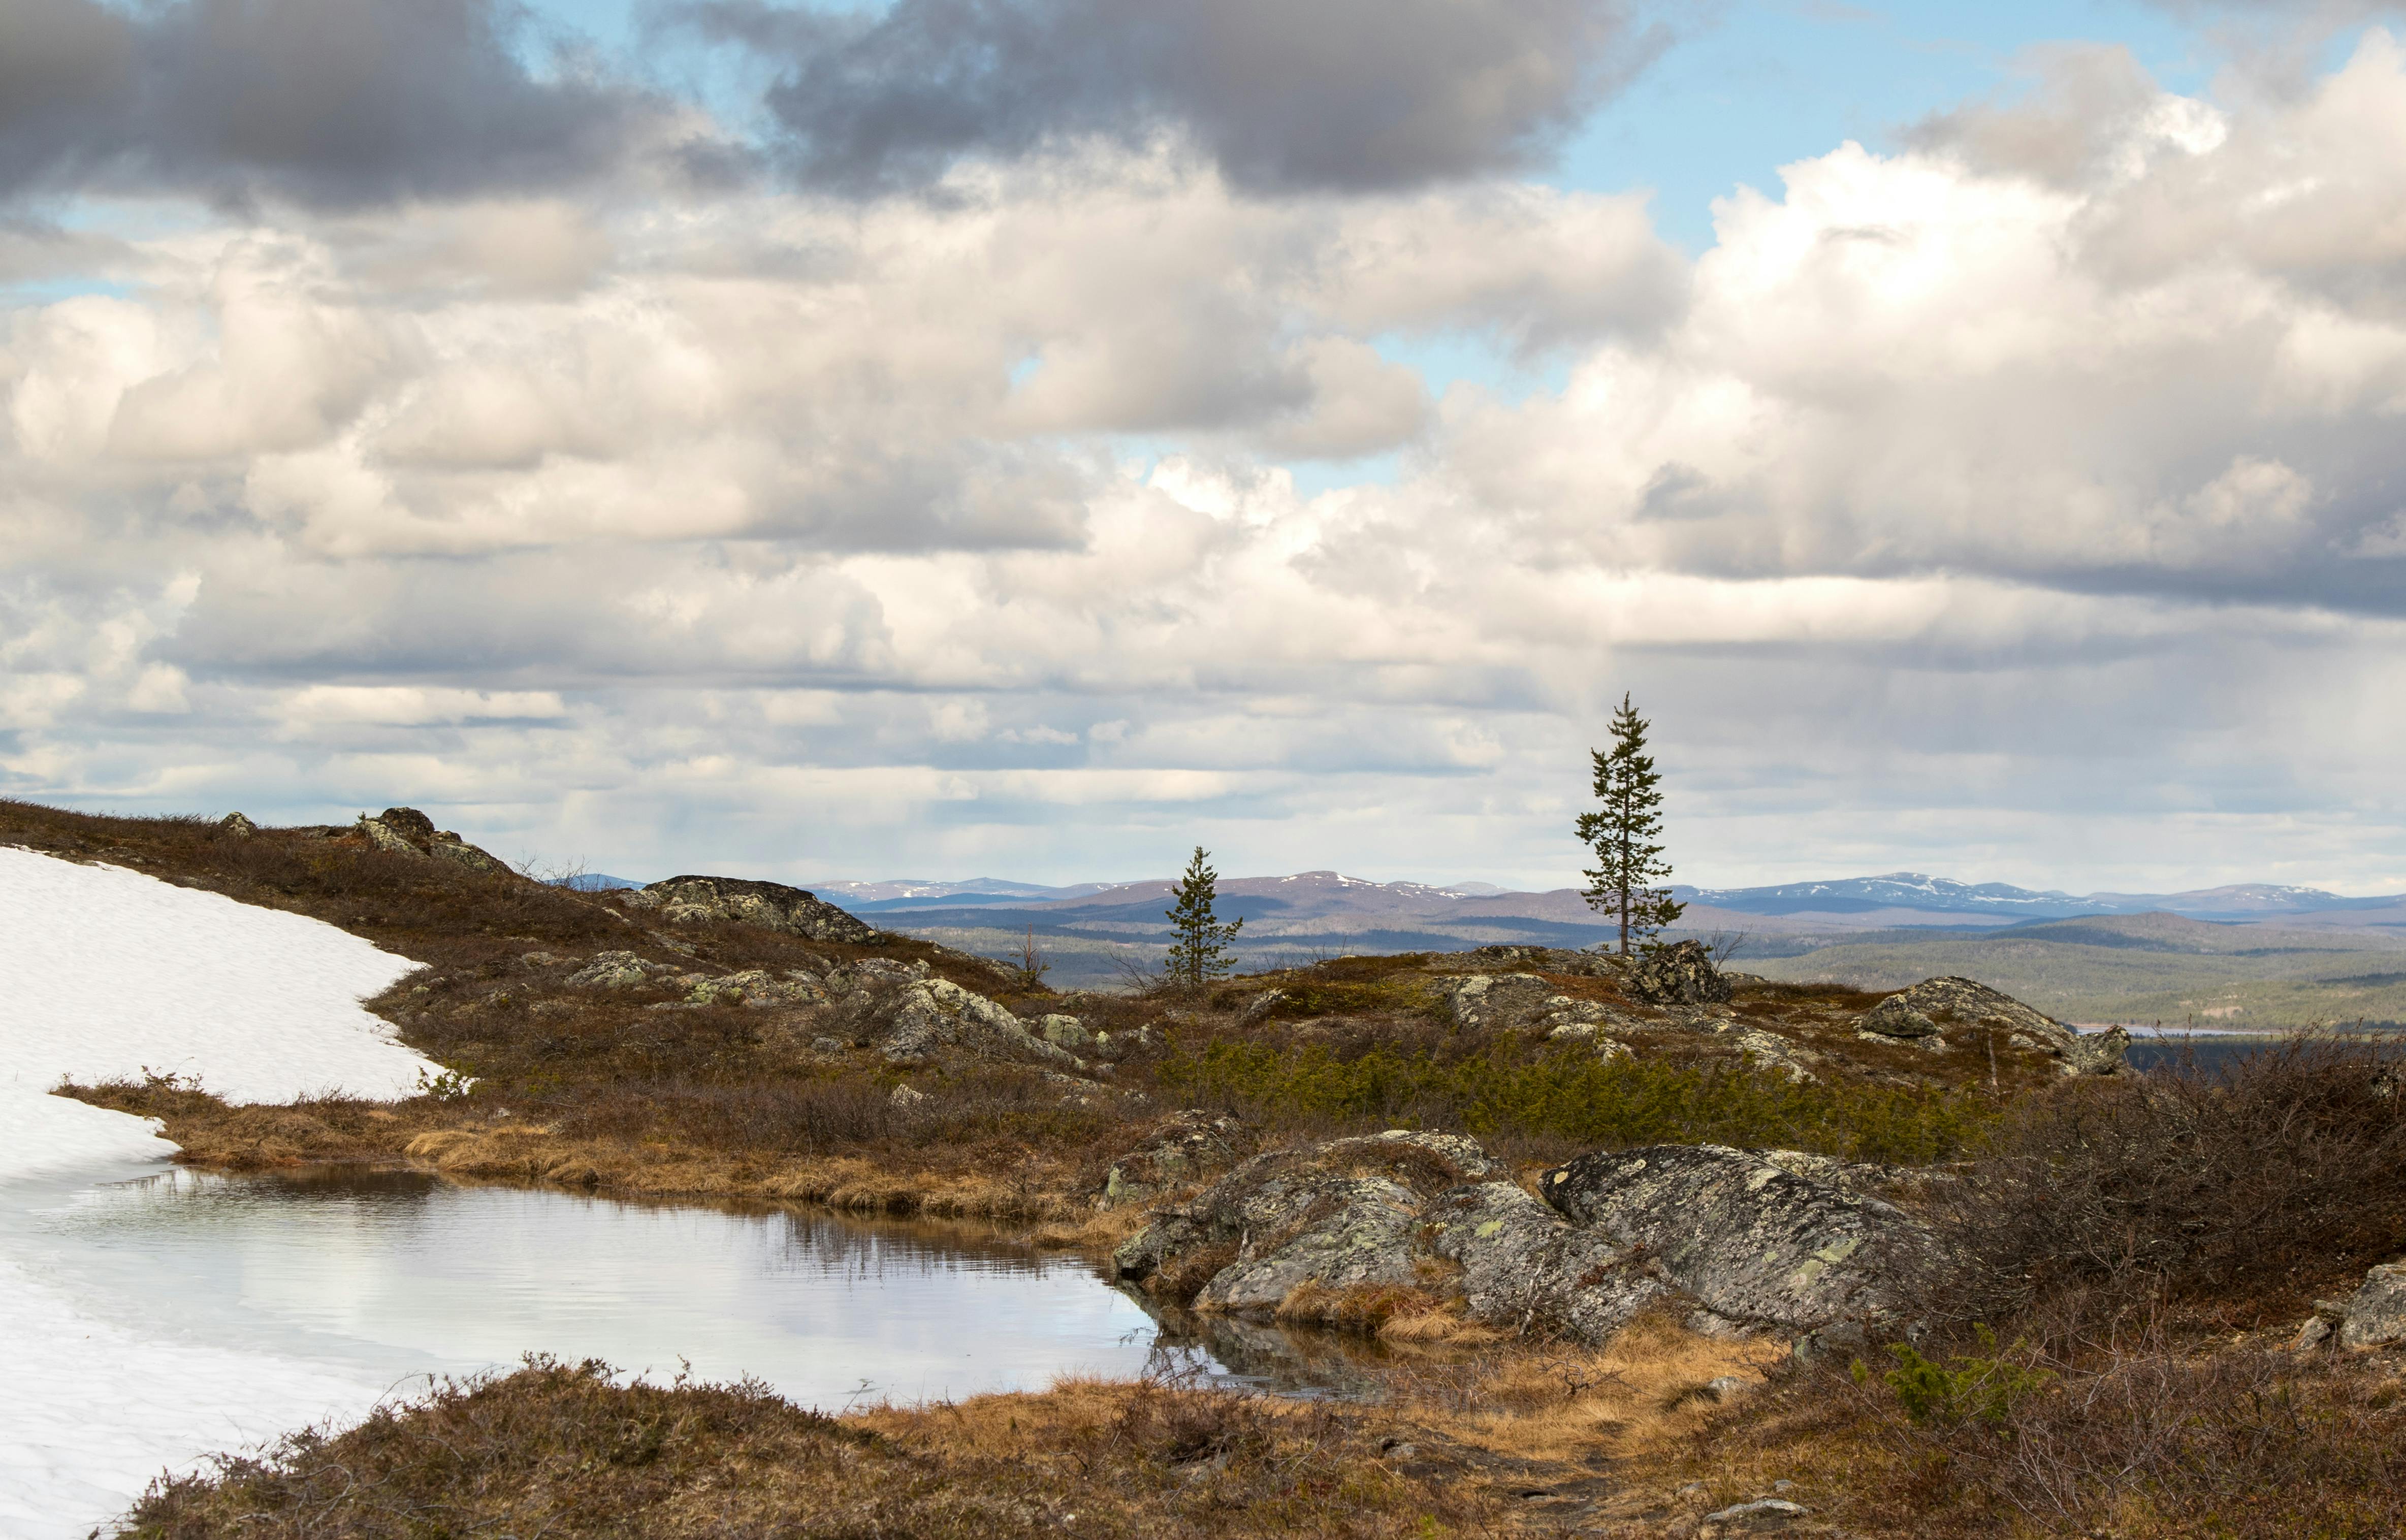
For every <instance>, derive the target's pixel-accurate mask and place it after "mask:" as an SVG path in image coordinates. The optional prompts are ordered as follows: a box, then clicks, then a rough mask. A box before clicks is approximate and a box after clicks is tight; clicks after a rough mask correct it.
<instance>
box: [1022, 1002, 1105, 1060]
mask: <svg viewBox="0 0 2406 1540" xmlns="http://www.w3.org/2000/svg"><path fill="white" fill-rule="evenodd" d="M1034 1030H1035V1032H1036V1035H1037V1036H1038V1037H1040V1038H1043V1039H1044V1040H1045V1041H1046V1042H1048V1043H1051V1044H1052V1045H1053V1046H1054V1047H1055V1048H1066V1049H1068V1050H1069V1052H1070V1053H1084V1052H1086V1051H1087V1050H1088V1049H1090V1048H1092V1047H1094V1046H1095V1035H1094V1034H1093V1033H1092V1032H1089V1031H1087V1030H1086V1024H1085V1023H1083V1022H1082V1021H1080V1020H1079V1019H1078V1018H1077V1017H1075V1016H1071V1015H1069V1014H1067V1013H1065V1012H1062V1011H1057V1010H1056V1011H1053V1012H1050V1013H1048V1014H1046V1015H1042V1016H1039V1017H1037V1018H1036V1021H1035V1023H1034Z"/></svg>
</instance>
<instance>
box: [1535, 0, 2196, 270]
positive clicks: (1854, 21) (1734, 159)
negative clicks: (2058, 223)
mask: <svg viewBox="0 0 2406 1540" xmlns="http://www.w3.org/2000/svg"><path fill="white" fill-rule="evenodd" d="M1690 15H1691V20H1687V21H1680V22H1677V23H1676V25H1677V27H1678V35H1677V41H1676V42H1674V43H1673V44H1672V45H1671V46H1670V47H1669V48H1668V49H1665V51H1664V52H1663V55H1662V57H1661V58H1659V59H1657V60H1656V61H1655V62H1654V63H1653V64H1652V65H1651V66H1650V67H1649V68H1648V69H1647V70H1646V71H1645V73H1644V74H1642V75H1641V76H1639V77H1638V78H1637V79H1636V80H1635V82H1634V83H1633V84H1632V85H1631V86H1630V88H1629V89H1628V90H1627V91H1626V92H1623V93H1622V94H1621V95H1620V96H1619V97H1617V98H1615V99H1614V100H1613V101H1612V102H1610V103H1609V104H1607V105H1606V106H1605V107H1604V108H1603V109H1602V110H1601V111H1599V112H1598V113H1596V114H1595V116H1594V117H1593V118H1592V119H1591V120H1589V121H1588V123H1587V124H1586V125H1585V127H1584V128H1583V129H1582V130H1581V131H1580V132H1579V134H1578V135H1577V136H1576V138H1574V139H1573V141H1572V142H1571V144H1570V145H1569V146H1568V148H1567V149H1566V151H1565V153H1564V156H1563V158H1562V162H1561V163H1560V165H1559V166H1558V167H1557V168H1556V170H1555V172H1554V173H1553V175H1551V176H1550V177H1547V178H1546V179H1547V180H1549V181H1553V182H1556V183H1558V184H1560V185H1563V186H1565V187H1575V188H1580V189H1584V190H1588V191H1612V192H1618V191H1628V190H1631V189H1635V188H1650V189H1652V190H1653V191H1654V194H1655V198H1654V219H1655V223H1656V226H1657V228H1659V229H1660V230H1661V231H1662V232H1663V234H1664V235H1665V236H1666V237H1667V238H1669V239H1671V240H1674V241H1677V242H1678V243H1679V244H1680V245H1682V246H1684V247H1687V249H1688V250H1690V251H1691V252H1701V251H1703V250H1705V249H1706V248H1708V247H1710V246H1711V245H1712V244H1713V229H1712V204H1713V200H1714V199H1716V198H1720V197H1724V196H1726V195H1728V194H1729V193H1730V192H1731V191H1734V190H1735V189H1736V188H1738V187H1739V186H1741V185H1744V186H1751V187H1755V188H1758V189H1761V190H1762V191H1765V192H1769V193H1771V194H1773V195H1775V196H1776V195H1777V192H1778V186H1779V184H1778V168H1779V167H1780V166H1782V165H1785V164H1788V163H1790V162H1795V161H1799V160H1804V159H1807V158H1809V157H1812V156H1816V155H1821V154H1826V153H1827V152H1828V151H1830V150H1832V149H1834V148H1837V147H1838V146H1839V145H1840V144H1842V143H1844V142H1845V141H1847V140H1848V139H1852V140H1855V141H1857V142H1859V143H1861V144H1862V145H1863V146H1864V147H1865V148H1869V149H1873V150H1882V149H1893V148H1896V138H1897V134H1898V132H1899V131H1900V130H1901V129H1904V128H1907V127H1910V126H1911V125H1912V124H1914V123H1916V122H1918V121H1920V120H1924V119H1926V118H1928V117H1929V116H1931V115H1932V114H1933V113H1937V112H1942V111H1945V110H1946V109H1947V108H1950V107H1953V106H1959V105H1960V104H1962V103H1964V102H1967V101H1972V100H1977V99H1981V98H1988V97H1999V96H2003V97H2010V96H2013V95H2015V94H2017V92H2019V91H2020V90H2021V89H2022V88H2023V87H2024V86H2025V85H2026V84H2027V77H2026V74H2025V68H2026V65H2025V61H2026V59H2027V57H2028V53H2029V50H2030V49H2032V48H2034V47H2036V46H2038V45H2042V44H2047V43H2105V44H2118V45H2120V46H2122V47H2124V48H2127V49H2130V52H2131V53H2132V55H2133V56H2134V57H2135V58H2136V59H2137V60H2138V61H2139V63H2140V64H2142V65H2143V66H2144V67H2145V68H2146V69H2147V70H2148V71H2149V72H2151V73H2152V74H2153V75H2154V76H2155V77H2156V78H2157V79H2158V81H2159V82H2161V83H2162V84H2163V85H2164V86H2166V87H2167V88H2168V89H2170V90H2173V91H2179V92H2197V91H2201V90H2202V89H2203V88H2204V86H2205V84H2206V82H2207V80H2208V79H2209V78H2210V77H2211V76H2212V74H2213V71H2214V68H2215V63H2216V60H2215V57H2214V54H2213V51H2212V49H2210V48H2209V47H2208V46H2207V45H2206V43H2205V41H2204V34H2203V33H2202V32H2201V30H2200V29H2199V28H2198V27H2196V26H2194V25H2188V24H2185V23H2184V22H2183V21H2181V20H2180V19H2179V18H2177V17H2175V16H2174V15H2173V14H2172V11H2171V10H2170V8H2168V7H2155V6H2150V5H2144V4H2140V3H2137V0H2018V3H2017V4H2015V5H2010V6H1997V5H1965V4H1962V3H1961V0H1897V3H1892V4H1877V5H1861V6H1858V5H1845V4H1838V3H1835V0H1731V3H1729V4H1727V5H1725V6H1721V7H1712V8H1710V9H1703V8H1701V7H1700V8H1699V10H1697V11H1695V12H1691V13H1690Z"/></svg>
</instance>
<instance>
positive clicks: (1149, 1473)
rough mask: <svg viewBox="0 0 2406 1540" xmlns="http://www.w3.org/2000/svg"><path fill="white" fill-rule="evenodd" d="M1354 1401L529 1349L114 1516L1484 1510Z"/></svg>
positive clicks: (185, 1539)
mask: <svg viewBox="0 0 2406 1540" xmlns="http://www.w3.org/2000/svg"><path fill="white" fill-rule="evenodd" d="M1384 1442H1386V1441H1385V1440H1382V1439H1381V1438H1380V1435H1379V1433H1378V1430H1377V1428H1376V1426H1375V1425H1374V1424H1373V1421H1372V1420H1371V1419H1370V1418H1369V1417H1368V1416H1367V1415H1366V1414H1365V1413H1363V1412H1361V1411H1359V1410H1357V1409H1353V1408H1345V1407H1337V1406H1327V1405H1304V1404H1297V1403H1279V1402H1273V1401H1269V1400H1266V1399H1263V1398H1259V1397H1252V1396H1241V1395H1232V1394H1228V1393H1225V1392H1209V1391H1194V1390H1183V1389H1179V1388H1176V1387H1172V1386H1168V1385H1160V1384H1152V1383H1139V1384H1133V1385H1104V1384H1094V1383H1072V1384H1068V1385H1065V1386H1063V1387H1061V1388H1060V1389H1058V1390H1056V1391H1054V1392H1051V1393H1049V1394H1043V1395H1032V1396H989V1397H983V1398H980V1399H978V1400H974V1401H968V1402H963V1403H960V1404H958V1405H952V1406H937V1407H930V1408H924V1409H916V1410H878V1411H873V1412H869V1413H866V1414H862V1415H859V1416H855V1417H848V1418H843V1419H832V1418H828V1417H822V1416H819V1415H817V1414H815V1413H812V1412H806V1411H802V1410H800V1409H798V1408H796V1407H794V1406H790V1405H788V1404H786V1403H785V1402H783V1401H781V1400H778V1399H777V1398H776V1397H774V1396H772V1395H770V1394H769V1393H767V1392H765V1391H762V1390H760V1389H758V1388H757V1387H749V1386H676V1387H661V1386H655V1385H635V1386H619V1385H616V1384H614V1383H612V1381H611V1379H610V1378H609V1377H608V1375H607V1373H606V1371H605V1370H604V1369H603V1367H602V1366H601V1365H598V1364H586V1365H582V1366H578V1367H573V1368H572V1367H568V1366H565V1365H560V1364H554V1363H535V1364H533V1365H532V1366H531V1367H529V1368H527V1369H525V1370H522V1371H520V1372H518V1373H517V1374H514V1375H510V1376H507V1377H504V1378H498V1379H489V1380H483V1381H474V1382H470V1383H468V1384H465V1385H460V1386H453V1387H448V1388H446V1389H444V1390H441V1391H438V1392H436V1393H434V1394H433V1395H432V1396H431V1397H429V1398H427V1399H426V1400H424V1401H422V1402H419V1403H418V1404H415V1405H411V1406H400V1407H392V1408H388V1409H386V1410H383V1411H379V1412H377V1413H376V1414H375V1415H374V1416H372V1417H371V1418H370V1419H368V1420H367V1421H365V1422H363V1423H362V1424H361V1425H360V1426H358V1427H355V1428H353V1429H350V1430H348V1431H347V1432H344V1433H340V1434H332V1435H326V1434H307V1435H302V1436H299V1437H296V1438H293V1439H290V1440H287V1441H286V1443H285V1444H284V1445H283V1446H282V1447H281V1448H278V1449H276V1450H275V1451H274V1452H272V1453H271V1454H269V1455H267V1456H266V1457H264V1458H262V1459H248V1460H232V1461H226V1462H222V1463H221V1465H220V1468H219V1470H217V1471H216V1472H213V1473H208V1474H205V1475H200V1476H188V1477H182V1478H176V1479H164V1480H163V1481H162V1482H161V1483H160V1484H159V1485H157V1486H155V1487H154V1488H153V1489H152V1491H150V1493H149V1495H148V1496H146V1497H145V1498H144V1500H143V1501H142V1503H141V1504H140V1505H138V1506H137V1508H136V1509H135V1510H134V1515H133V1521H132V1525H131V1527H130V1530H129V1532H128V1533H131V1534H134V1535H137V1536H142V1537H145V1540H203V1537H215V1536H226V1535H235V1534H240V1535H244V1536H276V1537H292V1540H299V1537H301V1536H309V1537H312V1540H370V1537H374V1540H386V1537H390V1540H425V1537H429V1536H435V1535H469V1534H518V1535H531V1534H544V1535H550V1536H563V1537H564V1536H602V1535H610V1536H635V1535H642V1536H646V1537H662V1540H677V1537H687V1536H692V1537H699V1536H705V1535H708V1536H721V1535H768V1534H781V1535H797V1536H816V1537H823V1540H872V1537H889V1536H890V1537H897V1540H899V1537H904V1536H908V1537H913V1540H922V1537H924V1540H952V1537H959V1540H971V1537H975V1540H986V1537H1002V1536H1014V1535H1040V1534H1041V1535H1057V1534H1065V1533H1067V1534H1080V1535H1104V1536H1127V1537H1131V1540H1133V1537H1137V1536H1162V1537H1170V1540H1190V1537H1191V1540H1202V1537H1204V1536H1219V1535H1240V1536H1263V1537H1269V1536H1297V1537H1301V1536H1311V1537H1315V1540H1353V1537H1359V1540H1373V1537H1384V1536H1392V1535H1468V1534H1485V1533H1495V1532H1496V1530H1497V1529H1499V1528H1500V1527H1501V1526H1500V1525H1499V1524H1497V1523H1496V1522H1495V1519H1496V1517H1497V1515H1498V1513H1499V1511H1500V1510H1501V1509H1502V1508H1503V1507H1504V1506H1505V1504H1504V1503H1503V1501H1501V1500H1500V1499H1499V1498H1498V1496H1497V1495H1496V1494H1495V1493H1494V1492H1493V1491H1490V1490H1488V1486H1487V1484H1486V1483H1485V1482H1484V1481H1483V1480H1481V1479H1480V1478H1479V1475H1478V1474H1477V1473H1476V1472H1475V1471H1474V1472H1465V1470H1464V1469H1463V1468H1462V1467H1461V1466H1460V1465H1459V1464H1450V1465H1448V1464H1437V1465H1433V1466H1429V1467H1428V1468H1425V1469H1423V1470H1422V1471H1420V1472H1414V1471H1412V1470H1409V1469H1407V1468H1402V1467H1401V1466H1400V1464H1399V1462H1394V1461H1390V1460H1388V1459H1386V1458H1384V1449H1383V1448H1382V1444H1383V1443H1384Z"/></svg>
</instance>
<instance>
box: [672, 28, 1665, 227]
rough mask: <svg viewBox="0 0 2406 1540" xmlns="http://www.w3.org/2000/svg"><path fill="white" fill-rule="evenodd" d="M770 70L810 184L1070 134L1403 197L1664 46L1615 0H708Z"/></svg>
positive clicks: (866, 178) (1563, 127) (917, 173)
mask: <svg viewBox="0 0 2406 1540" xmlns="http://www.w3.org/2000/svg"><path fill="white" fill-rule="evenodd" d="M682 15H683V18H684V20H685V21H686V22H687V23H688V24H689V25H691V26H694V27H696V28H698V29H700V30H701V32H703V33H704V34H705V35H711V36H714V37H716V38H718V39H721V40H723V41H729V42H734V43H738V44H741V45H743V46H744V47H746V48H749V49H754V50H756V51H757V53H758V54H759V55H761V56H762V57H763V58H764V59H767V60H769V61H771V63H772V64H773V65H774V66H775V67H776V68H777V69H778V71H779V74H778V77H777V78H776V80H775V82H774V83H773V84H772V85H771V87H770V89H769V92H768V98H767V102H768V106H769V107H770V109H771V113H772V114H773V115H774V118H775V120H776V122H777V124H778V126H779V127H780V128H781V129H782V130H783V132H784V133H785V135H787V136H788V143H787V145H786V146H785V148H786V150H787V152H788V156H789V162H790V164H791V165H792V167H793V168H794V169H795V171H796V172H797V173H798V174H799V175H800V177H802V178H803V179H804V180H805V181H807V182H810V183H813V184H816V185H822V186H832V187H837V188H843V189H847V190H853V191H876V190H882V189H887V188H892V187H897V186H909V185H912V184H914V183H919V182H923V181H925V180H927V178H930V177H934V176H936V175H938V174H940V173H941V171H942V169H943V168H944V167H945V166H946V165H948V164H950V163H951V162H953V161H955V160H956V159H958V158H961V157H964V156H969V155H976V154H981V153H994V154H1005V155H1009V154H1016V153H1021V152H1024V151H1026V150H1029V149H1033V148H1039V147H1040V146H1042V145H1044V144H1045V143H1047V142H1049V141H1054V140H1057V139H1060V138H1062V137H1065V136H1079V135H1100V136H1103V137H1106V138H1111V139H1116V140H1119V141H1123V142H1127V143H1141V142H1143V141H1144V140H1145V139H1147V138H1148V137H1149V136H1151V135H1153V134H1157V133H1159V132H1161V131H1163V130H1165V129H1168V130H1173V131H1182V132H1184V133H1186V134H1191V135H1193V137H1194V138H1195V139H1196V141H1197V142H1198V143H1199V144H1200V145H1201V146H1202V148H1204V149H1205V150H1206V151H1207V152H1208V153H1210V155H1211V156H1213V157H1214V158H1215V159H1216V160H1217V161H1218V162H1219V164H1220V166H1221V167H1222V169H1223V170H1224V172H1225V173H1226V174H1227V176H1228V177H1230V178H1231V180H1233V181H1235V182H1237V183H1238V184H1240V185H1242V186H1245V187H1247V188H1250V189H1253V190H1257V191H1263V190H1267V191H1287V190H1301V189H1336V190H1346V191H1352V190H1366V189H1392V188H1400V187H1409V186H1415V185H1418V184H1421V183H1424V182H1429V181H1433V180H1439V179H1444V178H1448V177H1465V176H1471V175H1475V174H1479V173H1482V172H1491V171H1497V170H1508V169H1513V168H1517V167H1521V166H1525V165H1528V164H1530V163H1532V162H1536V161H1539V160H1541V159H1542V158H1543V157H1544V156H1545V154H1546V153H1547V152H1548V151H1549V150H1550V148H1552V147H1553V146H1554V145H1555V144H1556V143H1557V142H1558V141H1559V140H1560V139H1561V137H1562V136H1563V135H1564V134H1565V133H1566V132H1568V131H1569V130H1570V129H1571V128H1572V127H1573V126H1574V125H1576V124H1577V123H1578V120H1580V118H1581V117H1583V116H1584V115H1585V114H1586V113H1587V112H1588V111H1589V109H1591V108H1592V106H1595V104H1596V103H1597V102H1598V101H1599V100H1601V99H1602V98H1603V97H1604V96H1606V94H1608V93H1609V92H1611V91H1612V90H1613V89H1614V88H1615V87H1617V86H1618V85H1619V84H1621V82H1623V81H1625V80H1626V79H1627V78H1629V77H1630V76H1631V75H1632V74H1633V73H1635V71H1636V70H1637V69H1639V68H1641V67H1642V66H1643V65H1644V64H1645V63H1646V62H1647V61H1648V60H1649V58H1650V57H1651V56H1652V55H1653V53H1655V52H1656V51H1659V49H1660V48H1661V47H1662V46H1663V43H1664V41H1665V40H1666V37H1667V34H1665V33H1664V32H1663V29H1661V28H1660V27H1647V26H1641V25H1639V24H1638V23H1637V22H1636V21H1635V20H1634V19H1633V17H1632V15H1631V13H1630V11H1629V9H1628V8H1627V7H1626V6H1625V5H1624V4H1622V0H1307V3H1303V4H1297V3H1295V0H896V3H895V4H894V5H892V6H891V7H888V8H886V9H885V10H883V11H882V12H878V13H874V14H870V15H863V14H861V13H858V12H844V13H835V12H830V11H826V10H819V9H813V8H807V7H805V8H789V7H774V6H771V5H767V4H764V3H763V0H704V3H701V4H698V5H693V6H689V7H686V8H685V9H684V11H683V12H682Z"/></svg>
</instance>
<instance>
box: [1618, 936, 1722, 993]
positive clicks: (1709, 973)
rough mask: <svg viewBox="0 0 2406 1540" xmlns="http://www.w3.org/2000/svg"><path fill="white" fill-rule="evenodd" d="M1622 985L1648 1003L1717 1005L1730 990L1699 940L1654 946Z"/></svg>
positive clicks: (1631, 970) (1710, 955)
mask: <svg viewBox="0 0 2406 1540" xmlns="http://www.w3.org/2000/svg"><path fill="white" fill-rule="evenodd" d="M1622 987H1623V988H1625V989H1626V990H1627V991H1628V993H1629V994H1630V995H1631V996H1633V997H1634V998H1636V999H1640V1000H1644V1001H1646V1002H1647V1003H1648V1004H1649V1005H1720V1004H1723V1003H1724V1002H1726V1001H1727V1000H1728V999H1729V997H1730V993H1731V991H1730V982H1729V981H1728V980H1727V979H1724V978H1722V977H1721V971H1720V968H1715V967H1714V966H1713V954H1711V953H1709V952H1707V951H1705V944H1704V943H1703V942H1702V941H1680V942H1677V943H1676V944H1674V945H1671V946H1664V947H1656V948H1655V949H1654V950H1652V951H1650V952H1649V953H1647V954H1645V955H1644V956H1641V957H1639V958H1638V959H1637V961H1636V963H1635V965H1634V966H1632V967H1631V968H1630V969H1629V973H1628V982H1626V983H1625V984H1624V985H1623V986H1622Z"/></svg>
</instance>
